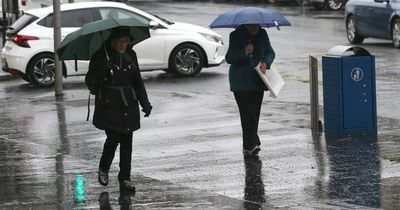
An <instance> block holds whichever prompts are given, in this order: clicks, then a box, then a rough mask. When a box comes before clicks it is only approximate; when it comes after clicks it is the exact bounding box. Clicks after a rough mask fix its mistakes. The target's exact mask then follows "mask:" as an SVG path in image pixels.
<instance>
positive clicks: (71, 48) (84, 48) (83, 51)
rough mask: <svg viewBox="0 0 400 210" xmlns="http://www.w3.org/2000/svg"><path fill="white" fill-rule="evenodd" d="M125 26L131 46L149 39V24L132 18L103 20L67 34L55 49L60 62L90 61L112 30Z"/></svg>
mask: <svg viewBox="0 0 400 210" xmlns="http://www.w3.org/2000/svg"><path fill="white" fill-rule="evenodd" d="M121 26H126V27H128V28H129V33H130V35H131V39H132V40H131V43H130V44H131V45H132V46H133V45H135V44H137V43H139V42H141V41H143V40H145V39H147V38H149V37H150V32H149V23H148V22H143V21H140V20H137V19H133V18H127V19H114V18H111V19H105V20H99V21H95V22H91V23H88V24H85V25H83V26H82V27H81V28H80V29H79V30H76V31H74V32H72V33H70V34H68V35H67V36H66V37H65V38H64V39H63V40H62V42H61V44H60V46H59V47H58V49H57V54H58V56H59V57H60V60H90V58H91V56H92V55H93V54H94V53H95V52H96V51H97V50H99V49H100V48H101V46H102V45H103V43H104V42H105V41H107V39H108V38H109V36H110V35H111V32H112V29H113V28H116V27H121Z"/></svg>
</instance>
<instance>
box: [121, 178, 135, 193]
mask: <svg viewBox="0 0 400 210" xmlns="http://www.w3.org/2000/svg"><path fill="white" fill-rule="evenodd" d="M119 189H120V190H121V191H131V192H135V189H136V188H135V185H134V184H133V182H132V181H130V180H123V181H120V182H119Z"/></svg>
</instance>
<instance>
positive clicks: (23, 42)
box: [9, 35, 39, 48]
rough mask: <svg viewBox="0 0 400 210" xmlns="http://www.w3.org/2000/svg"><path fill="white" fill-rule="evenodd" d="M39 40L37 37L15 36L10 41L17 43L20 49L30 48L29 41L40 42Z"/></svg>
mask: <svg viewBox="0 0 400 210" xmlns="http://www.w3.org/2000/svg"><path fill="white" fill-rule="evenodd" d="M38 39H39V38H38V37H36V36H24V35H14V36H11V37H10V38H9V40H11V41H13V42H15V44H17V45H18V46H20V47H26V48H30V47H31V46H29V44H28V41H29V40H38Z"/></svg>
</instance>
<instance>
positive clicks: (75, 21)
mask: <svg viewBox="0 0 400 210" xmlns="http://www.w3.org/2000/svg"><path fill="white" fill-rule="evenodd" d="M93 13H94V12H93V9H78V10H69V11H63V12H61V27H81V26H83V25H84V24H86V23H90V22H93V21H95V20H96V18H95V17H94V14H93ZM38 24H39V25H42V26H45V27H53V14H50V15H48V16H47V17H45V18H43V19H42V20H40V21H39V22H38Z"/></svg>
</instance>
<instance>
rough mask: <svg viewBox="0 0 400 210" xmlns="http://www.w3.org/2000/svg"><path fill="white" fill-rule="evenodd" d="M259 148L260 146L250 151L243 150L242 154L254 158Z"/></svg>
mask: <svg viewBox="0 0 400 210" xmlns="http://www.w3.org/2000/svg"><path fill="white" fill-rule="evenodd" d="M260 150H261V148H260V146H258V145H256V146H254V147H253V148H252V149H250V150H247V149H243V154H244V155H250V156H255V155H258V153H259V152H260Z"/></svg>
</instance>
